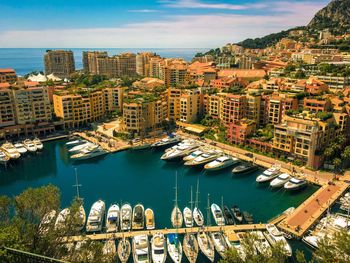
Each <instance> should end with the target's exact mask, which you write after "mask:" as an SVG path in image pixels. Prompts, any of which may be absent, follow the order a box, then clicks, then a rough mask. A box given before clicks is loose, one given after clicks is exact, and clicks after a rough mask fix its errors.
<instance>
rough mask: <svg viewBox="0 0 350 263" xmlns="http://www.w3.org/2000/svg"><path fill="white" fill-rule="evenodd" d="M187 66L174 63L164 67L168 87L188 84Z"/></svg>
mask: <svg viewBox="0 0 350 263" xmlns="http://www.w3.org/2000/svg"><path fill="white" fill-rule="evenodd" d="M186 76H187V66H186V65H184V64H172V65H170V66H164V67H163V68H162V77H163V80H164V83H165V86H166V87H177V86H182V85H184V84H186V83H187V82H186V79H187V78H186Z"/></svg>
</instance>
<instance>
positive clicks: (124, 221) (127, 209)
mask: <svg viewBox="0 0 350 263" xmlns="http://www.w3.org/2000/svg"><path fill="white" fill-rule="evenodd" d="M131 218H132V208H131V205H130V204H128V203H126V204H124V205H122V208H121V210H120V220H121V226H120V228H121V230H123V231H127V230H130V229H131Z"/></svg>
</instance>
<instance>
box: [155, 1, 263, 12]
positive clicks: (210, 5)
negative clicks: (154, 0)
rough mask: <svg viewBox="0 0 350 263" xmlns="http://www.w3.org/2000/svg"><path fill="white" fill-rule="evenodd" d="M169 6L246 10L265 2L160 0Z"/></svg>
mask: <svg viewBox="0 0 350 263" xmlns="http://www.w3.org/2000/svg"><path fill="white" fill-rule="evenodd" d="M159 2H160V3H162V4H164V5H165V6H167V7H172V8H206V9H226V10H245V9H250V8H264V7H266V5H265V4H262V3H261V4H241V5H235V4H227V3H204V2H201V1H199V0H176V1H169V0H163V1H159Z"/></svg>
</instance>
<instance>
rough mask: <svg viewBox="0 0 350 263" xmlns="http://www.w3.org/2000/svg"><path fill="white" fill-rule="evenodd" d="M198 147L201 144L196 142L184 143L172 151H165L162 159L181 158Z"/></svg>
mask: <svg viewBox="0 0 350 263" xmlns="http://www.w3.org/2000/svg"><path fill="white" fill-rule="evenodd" d="M198 147H199V145H198V144H197V143H196V142H191V143H184V144H181V145H179V146H177V147H176V148H174V149H172V150H170V151H167V152H165V153H164V154H163V155H162V157H161V159H162V160H166V161H171V160H177V159H181V158H183V157H184V156H186V155H189V154H190V153H192V152H194V151H195V150H196V149H197V148H198Z"/></svg>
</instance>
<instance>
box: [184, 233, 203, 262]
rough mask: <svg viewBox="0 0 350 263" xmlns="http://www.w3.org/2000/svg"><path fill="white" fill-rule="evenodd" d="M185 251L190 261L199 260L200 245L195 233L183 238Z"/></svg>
mask: <svg viewBox="0 0 350 263" xmlns="http://www.w3.org/2000/svg"><path fill="white" fill-rule="evenodd" d="M183 251H184V253H185V255H186V257H187V259H188V261H189V262H190V263H195V262H196V261H197V257H198V252H199V246H198V241H197V239H196V237H195V235H194V234H186V235H185V237H184V240H183Z"/></svg>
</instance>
